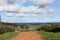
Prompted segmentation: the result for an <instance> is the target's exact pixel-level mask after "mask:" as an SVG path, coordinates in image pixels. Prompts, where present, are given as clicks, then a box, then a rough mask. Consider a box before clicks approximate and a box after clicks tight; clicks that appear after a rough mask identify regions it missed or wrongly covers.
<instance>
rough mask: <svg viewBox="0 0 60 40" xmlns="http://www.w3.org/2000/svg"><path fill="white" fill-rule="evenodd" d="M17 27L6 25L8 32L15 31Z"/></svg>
mask: <svg viewBox="0 0 60 40" xmlns="http://www.w3.org/2000/svg"><path fill="white" fill-rule="evenodd" d="M14 31H15V28H14V27H6V32H14Z"/></svg>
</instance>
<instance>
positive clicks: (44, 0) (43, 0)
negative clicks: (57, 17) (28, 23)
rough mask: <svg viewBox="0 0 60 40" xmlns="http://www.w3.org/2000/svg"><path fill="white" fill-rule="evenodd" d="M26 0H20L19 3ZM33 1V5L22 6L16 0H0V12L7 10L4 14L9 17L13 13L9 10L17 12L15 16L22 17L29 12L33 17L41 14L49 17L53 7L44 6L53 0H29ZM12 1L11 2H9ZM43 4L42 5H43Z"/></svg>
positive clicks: (53, 10)
mask: <svg viewBox="0 0 60 40" xmlns="http://www.w3.org/2000/svg"><path fill="white" fill-rule="evenodd" d="M27 1H28V0H21V3H22V4H24V3H26V2H27ZM29 1H30V2H31V3H33V4H34V5H33V6H28V7H23V6H22V5H19V4H18V3H17V2H18V0H10V1H7V0H0V4H1V5H0V12H9V13H6V16H8V17H11V16H13V14H12V13H11V12H17V13H16V16H18V17H24V16H25V13H31V14H32V16H33V17H37V16H40V15H43V16H44V17H51V16H52V14H49V13H54V12H55V9H53V8H49V7H46V6H47V5H48V4H52V3H54V0H29ZM9 3H12V4H9ZM43 6H44V7H43Z"/></svg>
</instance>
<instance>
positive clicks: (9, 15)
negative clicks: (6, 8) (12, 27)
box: [5, 13, 13, 17]
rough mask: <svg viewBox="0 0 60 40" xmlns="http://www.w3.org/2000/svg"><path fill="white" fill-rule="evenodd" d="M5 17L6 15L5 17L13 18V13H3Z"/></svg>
mask: <svg viewBox="0 0 60 40" xmlns="http://www.w3.org/2000/svg"><path fill="white" fill-rule="evenodd" d="M5 15H6V16H7V17H12V16H13V13H5Z"/></svg>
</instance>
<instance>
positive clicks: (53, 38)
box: [39, 31, 60, 40]
mask: <svg viewBox="0 0 60 40" xmlns="http://www.w3.org/2000/svg"><path fill="white" fill-rule="evenodd" d="M39 33H40V34H42V35H43V36H44V37H46V38H47V39H48V40H60V32H57V33H53V32H46V31H39Z"/></svg>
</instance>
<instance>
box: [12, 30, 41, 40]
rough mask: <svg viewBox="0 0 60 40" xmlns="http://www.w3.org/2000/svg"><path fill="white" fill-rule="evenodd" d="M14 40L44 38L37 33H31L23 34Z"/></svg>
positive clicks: (38, 39) (39, 39) (37, 39)
mask: <svg viewBox="0 0 60 40" xmlns="http://www.w3.org/2000/svg"><path fill="white" fill-rule="evenodd" d="M12 40H42V37H41V35H39V34H38V33H37V32H33V31H30V32H21V33H19V34H18V35H17V36H16V37H15V38H13V39H12Z"/></svg>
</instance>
